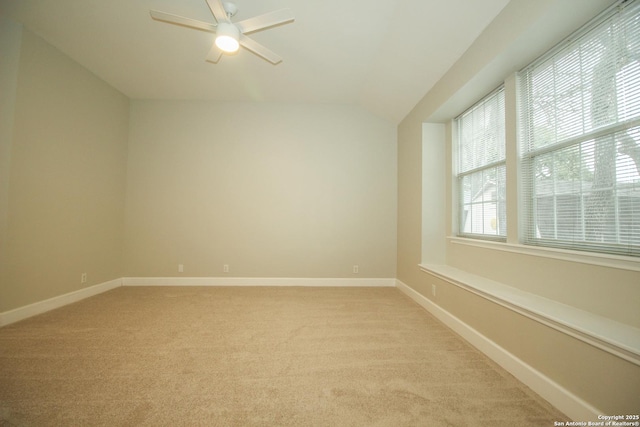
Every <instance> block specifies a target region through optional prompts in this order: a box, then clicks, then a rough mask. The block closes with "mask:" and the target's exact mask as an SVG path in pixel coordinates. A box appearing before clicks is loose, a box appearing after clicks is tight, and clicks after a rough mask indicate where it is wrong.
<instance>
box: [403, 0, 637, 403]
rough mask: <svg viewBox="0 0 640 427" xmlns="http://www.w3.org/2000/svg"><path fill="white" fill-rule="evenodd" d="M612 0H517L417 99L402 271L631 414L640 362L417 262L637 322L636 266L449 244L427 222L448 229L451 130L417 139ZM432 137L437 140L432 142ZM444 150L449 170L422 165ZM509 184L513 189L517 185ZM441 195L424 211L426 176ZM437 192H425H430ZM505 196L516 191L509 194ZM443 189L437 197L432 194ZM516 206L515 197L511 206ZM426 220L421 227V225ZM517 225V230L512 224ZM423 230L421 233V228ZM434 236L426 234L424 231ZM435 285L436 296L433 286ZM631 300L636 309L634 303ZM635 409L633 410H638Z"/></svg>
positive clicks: (411, 124)
mask: <svg viewBox="0 0 640 427" xmlns="http://www.w3.org/2000/svg"><path fill="white" fill-rule="evenodd" d="M611 3H612V1H607V0H603V1H599V0H588V1H587V0H541V1H536V2H531V1H528V0H513V1H511V2H510V3H509V4H508V5H507V7H506V8H505V9H504V10H503V12H502V13H501V14H500V15H499V16H498V17H497V19H496V20H495V21H494V22H493V23H492V24H491V25H490V26H489V28H487V29H486V31H485V32H484V33H483V34H482V35H481V36H480V37H479V38H478V39H477V40H476V42H475V43H474V45H472V46H471V48H470V49H469V50H468V51H467V52H466V53H465V55H463V57H462V58H461V59H460V60H459V61H458V62H457V63H456V64H455V65H454V66H453V67H452V68H451V69H450V70H449V72H447V74H446V75H445V76H443V78H442V79H441V80H440V81H439V82H438V83H437V84H436V85H435V86H434V88H433V89H432V90H431V91H430V92H429V93H428V94H427V95H426V96H425V97H424V98H423V100H422V101H421V102H420V103H418V105H417V106H416V107H415V108H414V110H413V111H412V112H411V113H410V114H409V115H408V116H407V117H406V118H405V119H404V121H403V122H402V123H401V124H400V125H399V128H398V184H399V188H398V275H397V277H398V279H399V280H400V281H402V282H403V283H405V284H407V285H408V286H410V287H411V288H413V289H415V290H416V291H418V292H420V293H421V294H422V295H423V296H425V297H426V298H429V299H431V300H432V301H434V302H435V303H436V304H438V305H439V306H440V307H442V308H444V309H445V310H447V311H448V312H449V313H451V314H453V315H454V316H456V317H457V318H459V319H460V320H462V321H464V322H466V323H467V324H468V325H470V326H471V327H472V328H474V329H475V330H477V331H478V332H480V333H482V334H483V335H485V336H486V337H487V338H489V339H490V340H492V341H493V342H495V343H496V344H498V345H499V346H501V347H502V348H504V349H506V350H507V351H509V352H510V353H511V354H513V355H515V356H517V357H519V358H520V359H521V360H523V361H524V362H525V363H527V364H529V365H530V366H532V367H533V368H535V369H537V370H539V371H540V372H541V373H543V374H545V375H546V376H548V377H549V378H551V379H552V380H553V381H555V382H557V383H558V384H560V385H561V386H562V387H565V388H566V389H567V390H568V391H569V392H571V393H574V394H575V395H576V396H578V397H579V398H581V399H584V401H586V402H587V403H588V404H590V405H592V406H594V407H595V408H597V409H598V410H601V411H603V413H635V412H637V409H638V407H637V402H638V401H639V400H638V399H639V398H640V367H638V366H637V365H634V364H632V363H630V362H627V361H625V360H622V359H619V358H618V357H616V356H613V355H611V354H609V353H606V352H604V351H601V350H599V349H596V348H594V347H591V346H589V345H588V344H585V343H583V342H581V341H578V340H575V339H574V338H571V337H569V336H566V335H563V334H561V333H559V332H557V331H555V330H552V329H550V328H548V327H546V326H544V325H541V324H539V323H536V322H535V321H533V320H530V319H528V318H525V317H522V316H520V315H518V314H516V313H514V312H511V311H509V310H507V309H505V308H503V307H501V306H498V305H496V304H494V303H492V302H489V301H487V300H484V299H482V298H481V297H479V296H476V295H474V294H471V293H469V292H467V291H465V290H462V289H459V288H457V287H455V286H453V285H451V284H449V283H447V282H444V281H441V280H439V279H437V278H436V277H434V276H431V275H429V274H427V273H425V272H423V271H421V270H420V268H419V265H418V264H419V263H421V262H428V263H441V262H442V261H441V260H440V259H438V258H439V257H437V256H434V254H437V253H438V251H444V252H445V260H446V263H447V264H449V265H451V266H454V267H457V268H460V269H463V270H465V271H468V272H471V273H475V274H478V275H480V276H484V277H487V278H490V279H494V280H498V281H501V282H503V283H506V284H508V285H510V286H513V287H516V288H520V289H522V290H525V291H528V292H532V293H535V294H538V295H541V296H544V297H547V298H550V299H553V300H555V301H559V302H562V303H565V304H569V305H573V306H575V307H578V308H581V309H583V310H586V311H589V312H592V313H596V314H599V315H602V316H605V317H609V318H612V319H615V320H618V321H620V322H623V323H626V324H628V325H632V326H636V327H640V311H639V310H637V301H639V300H640V287H639V286H638V283H640V273H638V272H637V271H630V270H623V269H615V268H610V267H602V266H597V265H588V264H584V263H579V262H570V261H562V260H557V259H552V258H541V257H536V256H532V255H527V254H520V253H509V252H504V251H500V250H493V249H486V248H480V247H476V246H469V245H462V244H453V243H451V242H449V241H447V240H446V239H445V238H443V237H438V236H437V233H436V232H435V231H434V230H430V231H429V233H425V230H424V229H423V228H424V227H430V226H431V224H442V223H443V218H444V222H445V223H446V226H445V227H446V229H445V230H443V233H442V234H443V235H444V234H446V235H451V218H452V217H453V214H454V211H453V210H452V209H451V204H452V203H451V200H452V199H451V196H450V195H449V194H450V192H451V189H452V182H451V176H452V170H451V167H450V165H451V130H450V126H446V127H445V132H444V137H443V138H441V139H438V138H433V137H431V138H430V140H431V142H428V141H427V140H424V141H423V137H422V136H423V132H422V126H423V123H425V122H440V123H448V121H449V120H451V119H452V118H453V117H455V116H456V115H457V114H460V113H461V112H462V111H463V110H464V109H465V108H467V107H468V106H470V105H471V104H473V103H474V102H475V101H477V100H478V99H480V98H481V97H482V96H483V95H485V94H486V93H488V92H489V91H491V90H492V89H494V88H495V87H497V86H498V85H499V84H500V83H501V82H503V81H505V80H508V79H509V78H510V77H509V76H511V75H512V74H513V73H514V72H515V71H517V70H519V69H520V68H522V67H523V66H525V65H526V64H527V63H528V62H530V61H532V60H533V59H535V58H536V57H537V56H539V55H540V54H542V53H543V52H544V51H546V50H547V49H549V48H550V47H552V46H553V45H554V44H555V43H557V42H559V41H560V40H562V39H563V38H564V37H566V36H567V35H568V34H569V33H571V32H572V31H573V30H574V29H576V28H578V27H579V26H580V25H582V24H583V23H584V22H586V21H588V20H589V19H590V18H591V17H593V16H595V14H597V13H598V12H599V11H600V10H603V9H604V8H606V7H607V6H608V5H609V4H611ZM428 144H434V146H430V145H428ZM427 150H428V151H429V152H438V151H441V150H442V151H445V153H444V155H443V158H442V161H443V162H445V164H446V165H447V170H446V173H445V174H442V173H441V172H440V171H439V170H437V169H436V170H435V171H433V172H432V169H433V168H431V167H422V164H421V163H420V159H423V158H425V156H426V151H427ZM514 177H515V174H512V175H511V181H509V182H508V185H509V186H510V190H513V188H514V186H515V185H517V183H516V182H514V181H513V178H514ZM434 181H435V182H439V183H440V184H439V185H440V186H441V188H444V189H445V191H446V194H445V195H444V197H443V198H442V199H441V201H442V204H441V208H440V209H436V208H433V209H430V210H428V209H423V208H422V206H423V205H425V204H426V205H430V206H437V205H438V204H437V203H430V204H429V203H426V202H425V201H424V200H423V201H422V203H421V202H420V200H421V198H422V197H423V196H425V192H424V190H423V188H422V186H423V184H424V183H425V182H431V183H433V182H434ZM434 194H435V195H436V196H437V195H438V193H437V192H433V190H430V194H427V195H426V196H425V197H427V196H428V197H430V196H432V195H434ZM510 194H513V193H512V192H510ZM438 197H439V196H438ZM511 206H512V205H511ZM425 224H426V225H425ZM510 230H513V228H510ZM421 235H427V236H428V237H427V239H426V241H421V239H420V236H421ZM429 236H432V237H429ZM432 284H436V285H437V286H438V292H437V297H432V296H431V285H432ZM634 306H635V308H634ZM634 411H635V412H634Z"/></svg>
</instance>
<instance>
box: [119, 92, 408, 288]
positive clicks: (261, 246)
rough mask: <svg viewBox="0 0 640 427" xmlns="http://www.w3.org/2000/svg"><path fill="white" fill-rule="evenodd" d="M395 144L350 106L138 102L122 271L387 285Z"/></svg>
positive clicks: (390, 133)
mask: <svg viewBox="0 0 640 427" xmlns="http://www.w3.org/2000/svg"><path fill="white" fill-rule="evenodd" d="M395 142H396V128H395V126H393V125H392V124H390V123H388V122H386V121H384V120H381V119H379V118H377V117H375V116H373V115H371V114H370V113H367V112H365V111H364V110H362V109H360V108H358V107H349V106H335V105H306V104H286V105H285V104H262V103H212V102H197V101H193V102H191V101H185V102H182V101H134V102H133V103H132V110H131V131H130V141H129V164H128V184H127V202H126V206H127V208H126V218H127V220H126V245H125V260H126V261H125V264H126V268H125V274H126V275H127V276H136V277H137V276H143V277H157V276H179V275H180V274H179V273H178V269H177V267H178V264H184V273H182V275H184V276H199V277H202V276H214V277H215V276H225V275H226V276H229V277H232V276H235V277H313V278H315V277H353V278H365V277H376V278H393V277H395V270H396V266H395V248H396V191H397V186H396V164H397V158H396V144H395ZM224 264H228V265H229V267H230V271H229V273H228V274H224V273H223V265H224ZM353 265H358V266H359V274H357V275H354V274H353V271H352V267H353Z"/></svg>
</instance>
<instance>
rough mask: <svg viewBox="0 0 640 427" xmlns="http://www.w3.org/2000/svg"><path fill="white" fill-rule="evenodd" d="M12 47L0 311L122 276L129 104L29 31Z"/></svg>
mask: <svg viewBox="0 0 640 427" xmlns="http://www.w3.org/2000/svg"><path fill="white" fill-rule="evenodd" d="M5 41H6V39H5ZM18 42H19V40H18ZM14 46H15V44H14ZM19 51H20V55H19V64H18V65H19V68H18V74H17V80H16V97H15V104H14V106H13V113H14V118H13V123H12V131H11V137H10V138H9V139H7V140H6V141H5V143H7V144H10V147H9V150H8V151H9V152H10V161H9V162H8V164H9V165H10V167H9V173H8V177H6V178H8V179H9V185H8V187H7V188H8V197H7V203H6V208H5V211H6V218H7V228H6V233H5V234H4V235H3V236H2V238H3V240H4V239H5V238H6V240H5V242H6V246H7V253H6V258H5V262H6V266H5V274H4V276H3V278H2V285H1V287H0V291H1V292H0V295H1V297H2V298H0V312H2V311H8V310H10V309H14V308H17V307H21V306H24V305H27V304H30V303H34V302H38V301H42V300H45V299H47V298H51V297H54V296H59V295H61V294H65V293H68V292H72V291H74V290H78V289H80V288H83V287H86V286H91V285H94V284H96V283H101V282H105V281H108V280H112V279H116V278H119V277H122V241H123V230H124V216H123V215H124V195H125V179H126V144H127V130H128V108H129V101H128V99H127V98H126V97H125V96H123V95H122V94H121V93H119V92H117V91H116V90H114V89H113V88H111V87H110V86H108V85H107V84H106V83H104V82H103V81H102V80H100V79H98V78H97V77H96V76H94V75H93V74H91V73H89V72H88V71H87V70H86V69H84V68H82V67H81V66H80V65H78V64H77V63H75V62H74V61H72V60H71V59H69V58H68V57H67V56H65V55H64V54H62V53H61V52H60V51H58V50H57V49H55V48H53V47H52V46H50V45H49V44H47V43H46V42H44V41H43V40H42V39H40V38H39V37H38V36H36V35H34V34H33V33H31V32H29V31H27V30H24V31H23V32H22V36H21V45H20V48H19ZM3 166H4V162H3ZM3 179H5V177H4V175H3ZM3 184H4V183H3ZM3 257H4V254H3ZM85 272H86V273H87V283H86V284H81V282H80V276H81V274H82V273H85Z"/></svg>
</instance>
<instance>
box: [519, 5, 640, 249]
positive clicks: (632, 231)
mask: <svg viewBox="0 0 640 427" xmlns="http://www.w3.org/2000/svg"><path fill="white" fill-rule="evenodd" d="M520 100H521V101H520V102H521V104H520V112H521V127H520V129H521V135H520V137H521V144H522V145H521V156H522V157H521V167H522V169H521V172H522V173H521V178H522V181H521V184H522V199H523V202H524V203H523V204H524V206H525V212H524V214H525V218H526V219H525V229H524V236H523V237H524V243H526V244H534V245H542V246H555V247H561V248H569V249H578V250H588V251H594V252H607V253H615V254H624V255H635V256H640V1H636V0H634V1H624V2H621V3H620V4H618V5H617V6H616V7H614V8H613V9H610V10H609V11H608V12H607V13H606V14H605V15H604V16H601V17H599V18H598V19H597V20H596V21H595V22H593V23H591V24H589V25H588V26H587V27H585V28H584V29H582V30H581V31H579V32H578V33H576V34H575V35H574V36H573V37H571V38H570V39H569V40H567V41H565V42H564V43H563V44H561V45H560V46H558V47H557V48H556V49H554V50H553V51H552V52H551V53H549V54H547V55H545V56H543V57H542V58H541V59H539V60H538V61H536V62H535V63H533V64H532V65H531V66H529V67H528V68H526V69H525V70H523V71H522V72H521V74H520Z"/></svg>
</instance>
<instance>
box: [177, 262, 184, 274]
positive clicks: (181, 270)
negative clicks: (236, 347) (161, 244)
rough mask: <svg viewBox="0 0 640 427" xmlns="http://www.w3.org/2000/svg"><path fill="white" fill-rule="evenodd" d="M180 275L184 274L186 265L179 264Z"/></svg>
mask: <svg viewBox="0 0 640 427" xmlns="http://www.w3.org/2000/svg"><path fill="white" fill-rule="evenodd" d="M178 273H184V264H178Z"/></svg>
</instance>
